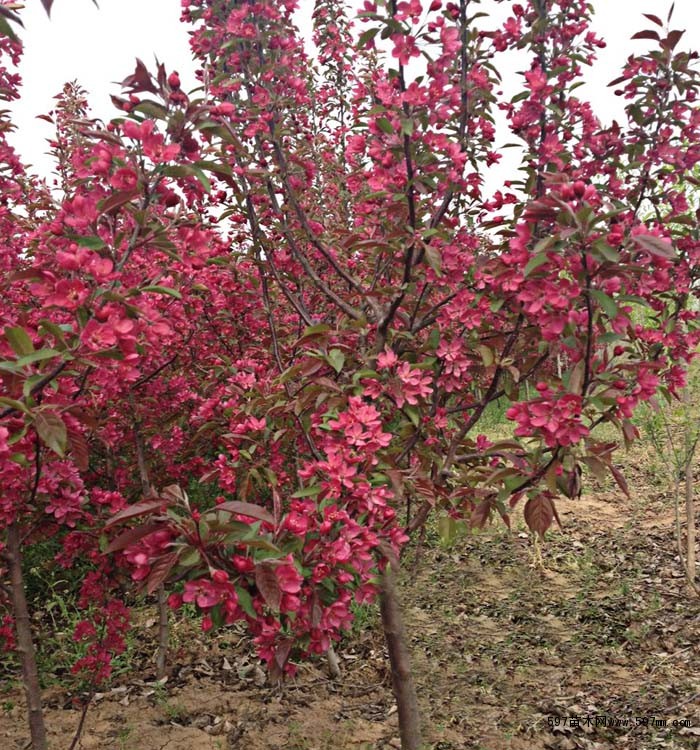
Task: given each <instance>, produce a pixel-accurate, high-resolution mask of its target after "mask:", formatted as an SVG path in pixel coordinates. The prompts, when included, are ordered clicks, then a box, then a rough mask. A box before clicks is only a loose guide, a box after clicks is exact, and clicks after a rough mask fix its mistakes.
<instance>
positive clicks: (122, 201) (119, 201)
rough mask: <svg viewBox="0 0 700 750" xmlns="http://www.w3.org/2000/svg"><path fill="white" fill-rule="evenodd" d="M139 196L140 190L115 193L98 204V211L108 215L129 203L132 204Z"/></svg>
mask: <svg viewBox="0 0 700 750" xmlns="http://www.w3.org/2000/svg"><path fill="white" fill-rule="evenodd" d="M138 195H139V191H138V190H120V191H119V192H118V193H113V194H112V195H110V196H109V198H105V199H104V200H103V201H100V203H99V204H98V209H99V210H100V212H101V213H103V214H108V213H109V212H110V211H113V210H114V209H115V208H119V207H120V206H124V205H126V204H127V203H131V201H132V200H134V198H136V197H137V196H138Z"/></svg>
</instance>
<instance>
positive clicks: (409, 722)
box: [380, 564, 423, 750]
mask: <svg viewBox="0 0 700 750" xmlns="http://www.w3.org/2000/svg"><path fill="white" fill-rule="evenodd" d="M380 608H381V613H382V626H383V627H384V637H385V639H386V645H387V649H388V651H389V662H390V664H391V680H392V683H393V687H394V697H395V698H396V706H397V708H398V712H399V732H400V735H401V749H402V750H421V747H422V744H423V742H422V739H421V729H420V715H419V711H418V696H417V695H416V688H415V685H414V683H413V674H412V673H411V660H410V656H409V653H408V641H407V638H406V629H405V627H404V624H403V618H402V616H401V607H400V605H399V600H398V595H397V593H396V583H395V581H394V573H393V571H392V569H391V566H390V565H389V564H387V567H386V570H385V571H384V573H383V574H382V589H381V599H380Z"/></svg>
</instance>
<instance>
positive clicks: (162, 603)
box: [156, 585, 170, 680]
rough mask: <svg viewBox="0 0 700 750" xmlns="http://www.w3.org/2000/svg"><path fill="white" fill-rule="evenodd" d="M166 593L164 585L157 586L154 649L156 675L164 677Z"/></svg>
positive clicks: (166, 647) (165, 662)
mask: <svg viewBox="0 0 700 750" xmlns="http://www.w3.org/2000/svg"><path fill="white" fill-rule="evenodd" d="M168 616H169V613H168V594H167V593H166V591H165V586H163V585H160V586H159V587H158V650H157V651H156V677H157V678H158V679H159V680H160V679H161V678H163V677H165V673H166V666H167V661H168V643H169V640H170V628H169V625H168Z"/></svg>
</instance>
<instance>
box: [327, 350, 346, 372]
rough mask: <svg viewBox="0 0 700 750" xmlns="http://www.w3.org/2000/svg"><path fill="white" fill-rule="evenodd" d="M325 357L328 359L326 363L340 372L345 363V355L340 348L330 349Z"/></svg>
mask: <svg viewBox="0 0 700 750" xmlns="http://www.w3.org/2000/svg"><path fill="white" fill-rule="evenodd" d="M326 359H327V360H328V364H330V366H331V367H332V368H333V369H334V370H335V371H336V372H337V373H340V371H341V370H342V369H343V365H344V364H345V355H344V354H343V352H341V351H340V349H331V350H330V351H329V352H328V355H327V356H326Z"/></svg>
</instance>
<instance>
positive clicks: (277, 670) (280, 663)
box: [269, 638, 294, 682]
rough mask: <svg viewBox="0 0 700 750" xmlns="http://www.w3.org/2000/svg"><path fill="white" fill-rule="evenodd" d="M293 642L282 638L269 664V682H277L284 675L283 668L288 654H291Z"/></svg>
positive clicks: (287, 659)
mask: <svg viewBox="0 0 700 750" xmlns="http://www.w3.org/2000/svg"><path fill="white" fill-rule="evenodd" d="M293 645H294V641H293V640H292V639H291V638H283V639H282V640H281V641H280V642H279V643H278V644H277V647H276V648H275V658H274V660H273V661H272V662H271V663H270V665H269V668H270V680H272V682H279V681H280V680H281V679H282V676H283V675H284V668H285V667H286V666H287V662H288V661H289V654H290V653H291V652H292V646H293Z"/></svg>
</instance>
